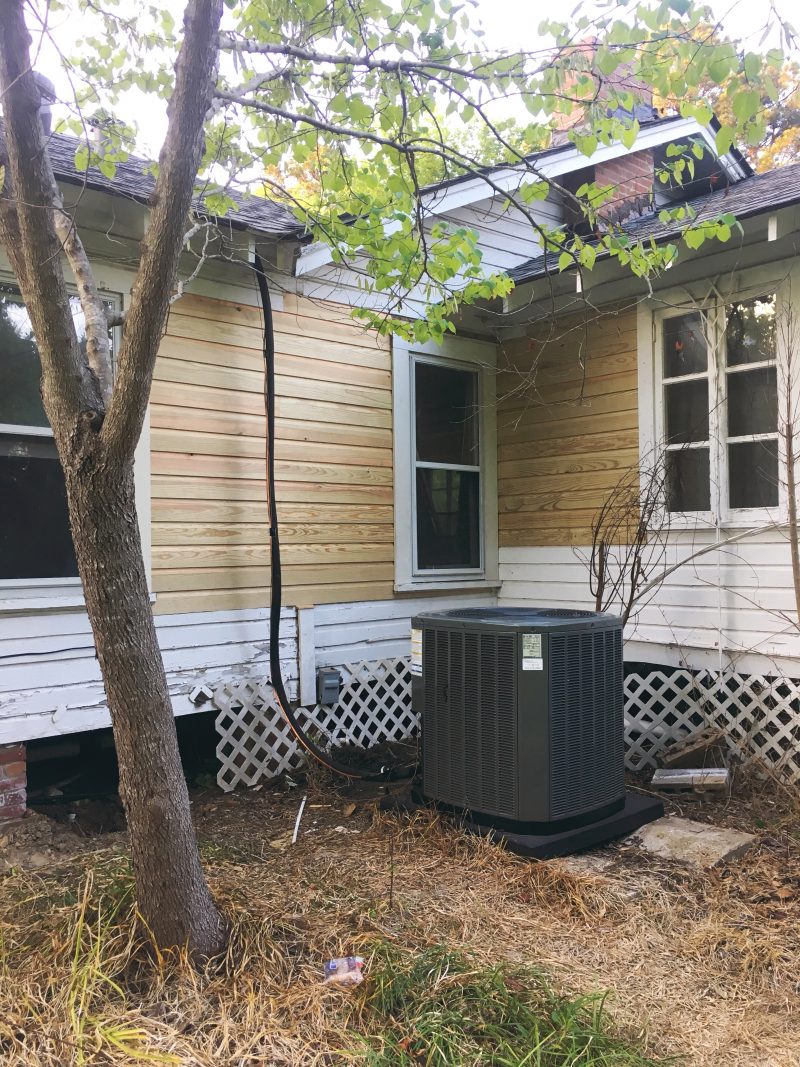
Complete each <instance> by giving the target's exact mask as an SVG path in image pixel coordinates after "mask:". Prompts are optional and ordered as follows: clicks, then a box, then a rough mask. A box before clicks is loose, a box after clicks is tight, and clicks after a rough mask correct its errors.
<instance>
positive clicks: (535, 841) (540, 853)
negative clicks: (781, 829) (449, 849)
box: [381, 792, 664, 860]
mask: <svg viewBox="0 0 800 1067" xmlns="http://www.w3.org/2000/svg"><path fill="white" fill-rule="evenodd" d="M393 801H394V803H393V804H392V803H391V802H390V803H387V804H385V806H386V807H387V808H388V807H390V806H394V807H395V808H397V807H402V808H404V809H405V810H406V811H422V810H424V809H425V808H426V807H433V806H435V805H431V804H424V803H419V802H418V801H417V800H416V798H414V799H411V798H409V799H408V800H404V799H402V798H399V797H396V798H393ZM381 806H382V807H383V806H384V805H381ZM663 814H664V805H663V804H662V803H661V801H660V800H658V799H657V798H655V797H648V796H643V795H642V794H641V793H630V792H626V793H625V806H624V807H623V808H621V809H620V810H619V811H617V812H615V813H614V814H613V815H608V816H606V818H604V819H598V820H597V821H596V822H590V823H587V824H586V825H585V826H577V827H573V828H572V829H570V830H561V831H559V832H558V833H554V834H524V833H515V832H514V831H513V830H508V829H503V830H499V829H496V828H495V827H493V826H489V825H482V824H481V823H478V822H476V821H475V820H473V819H470V818H469V816H468V815H467V813H464V814H462V815H461V816H460V817H458V824H459V826H463V828H464V829H465V830H469V831H470V832H471V833H476V834H483V835H484V836H485V837H488V838H489V839H490V840H492V841H496V842H497V844H499V845H503V846H504V847H505V848H507V849H509V851H511V852H516V853H518V854H519V855H521V856H533V857H535V858H536V859H540V860H544V859H550V858H551V857H553V856H568V855H569V854H570V853H572V852H581V851H583V850H584V849H587V848H594V847H595V845H602V844H604V843H605V842H606V841H612V840H613V839H614V838H615V837H624V836H625V835H626V834H632V833H633V831H634V830H638V829H639V827H640V826H644V825H645V824H646V823H649V822H653V820H654V819H660V818H661V816H662V815H663Z"/></svg>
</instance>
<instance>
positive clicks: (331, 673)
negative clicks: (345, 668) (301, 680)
mask: <svg viewBox="0 0 800 1067" xmlns="http://www.w3.org/2000/svg"><path fill="white" fill-rule="evenodd" d="M341 689H342V676H341V674H339V672H338V671H337V670H333V669H331V668H328V667H325V668H323V669H322V670H319V671H317V703H318V704H327V705H331V704H338V703H339V693H340V692H341Z"/></svg>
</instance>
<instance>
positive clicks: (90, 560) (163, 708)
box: [64, 430, 227, 960]
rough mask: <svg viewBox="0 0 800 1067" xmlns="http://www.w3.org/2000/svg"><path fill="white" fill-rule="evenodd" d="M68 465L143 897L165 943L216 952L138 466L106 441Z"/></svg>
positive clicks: (221, 933)
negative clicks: (149, 574)
mask: <svg viewBox="0 0 800 1067" xmlns="http://www.w3.org/2000/svg"><path fill="white" fill-rule="evenodd" d="M88 436H89V438H90V440H89V441H84V446H83V447H82V448H80V449H79V450H78V453H77V454H75V455H73V456H72V457H70V461H68V462H66V463H65V464H64V467H65V476H66V485H67V497H68V502H69V512H70V521H71V525H72V533H73V540H74V544H75V553H76V556H77V560H78V568H79V571H80V575H81V579H82V580H83V589H84V595H85V597H86V607H87V611H88V614H89V619H90V621H91V624H92V630H93V632H94V639H95V646H96V648H97V656H98V659H99V661H100V668H101V670H102V673H103V678H104V681H105V687H106V696H107V699H108V706H109V709H110V712H111V721H112V725H113V728H114V740H115V742H116V749H117V758H118V761H119V775H120V796H121V798H122V803H123V805H124V807H125V814H126V817H127V820H128V827H129V829H130V841H131V852H132V858H133V870H134V876H135V879H136V889H137V900H138V903H139V908H140V911H141V913H142V915H143V918H144V920H145V922H146V923H147V924H148V926H149V927H150V930H151V932H152V934H153V936H154V938H155V940H156V942H157V944H158V945H159V946H161V947H166V946H184V945H185V946H187V947H188V949H189V952H190V953H191V955H192V957H193V958H194V959H200V960H202V959H204V958H208V957H211V956H213V955H216V954H218V953H219V952H220V951H222V949H223V948H224V947H225V942H226V933H227V932H226V928H225V924H224V922H223V920H222V918H221V916H220V914H219V912H218V911H217V908H216V906H215V904H214V901H213V899H212V897H211V894H210V892H209V890H208V887H207V885H206V882H205V878H204V876H203V872H202V868H201V866H200V856H199V853H198V849H197V842H196V839H195V834H194V829H193V826H192V821H191V815H190V807H189V797H188V790H187V788H186V780H185V778H184V775H183V769H182V767H181V761H180V756H179V752H178V739H177V732H176V729H175V720H174V717H173V712H172V705H171V702H170V698H169V692H168V688H167V679H166V673H165V671H164V665H163V661H162V658H161V651H160V649H159V646H158V640H157V637H156V629H155V623H154V620H153V614H152V611H151V608H150V599H149V592H148V588H147V580H146V576H145V567H144V561H143V559H142V547H141V540H140V537H139V526H138V522H137V518H136V505H135V496H134V480H133V465H132V463H126V464H124V465H118V464H116V463H113V462H110V461H109V457H108V456H107V454H104V449H103V446H102V444H101V443H100V440H99V438H98V437H97V436H96V435H95V434H94V433H92V431H91V430H90V431H89V435H88Z"/></svg>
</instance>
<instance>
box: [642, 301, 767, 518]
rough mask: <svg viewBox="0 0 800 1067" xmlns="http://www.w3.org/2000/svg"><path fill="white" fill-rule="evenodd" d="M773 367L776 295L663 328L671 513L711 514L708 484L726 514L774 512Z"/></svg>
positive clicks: (691, 315)
mask: <svg viewBox="0 0 800 1067" xmlns="http://www.w3.org/2000/svg"><path fill="white" fill-rule="evenodd" d="M715 331H716V332H715ZM720 335H721V336H720ZM715 352H716V353H717V355H716V362H715V355H714V353H715ZM775 360H776V327H775V296H774V295H768V296H763V297H757V298H754V299H750V300H741V301H735V302H733V303H731V304H728V305H727V306H725V307H724V308H723V309H721V312H720V315H719V316H717V317H716V319H715V316H714V315H713V314H712V313H711V312H708V313H706V312H701V311H692V312H688V313H686V314H683V315H675V316H671V317H670V318H667V319H665V320H664V326H663V352H662V384H663V396H664V439H665V447H666V486H667V506H668V508H669V510H670V511H673V512H696V511H710V510H711V509H712V498H713V496H714V486H713V485H712V481H713V479H714V478H715V477H718V479H719V493H720V503H721V505H722V507H723V508H725V507H726V506H727V509H728V510H734V511H736V510H740V509H747V508H768V507H775V506H777V504H778V386H777V370H776V362H775Z"/></svg>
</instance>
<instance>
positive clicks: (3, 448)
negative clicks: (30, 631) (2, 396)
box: [0, 436, 78, 578]
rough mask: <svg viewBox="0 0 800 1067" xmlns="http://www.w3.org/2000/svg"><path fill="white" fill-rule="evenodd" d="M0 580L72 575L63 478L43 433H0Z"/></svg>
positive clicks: (52, 445) (51, 445)
mask: <svg viewBox="0 0 800 1067" xmlns="http://www.w3.org/2000/svg"><path fill="white" fill-rule="evenodd" d="M0 501H2V508H0V578H74V577H76V576H77V574H78V568H77V565H76V563H75V553H74V551H73V548H72V535H71V533H70V528H69V519H68V518H67V498H66V491H65V489H64V476H63V474H62V471H61V466H60V464H59V462H58V456H57V455H56V446H55V443H54V442H53V441H52V440H51V439H50V438H48V437H45V438H42V437H7V436H2V437H0Z"/></svg>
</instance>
